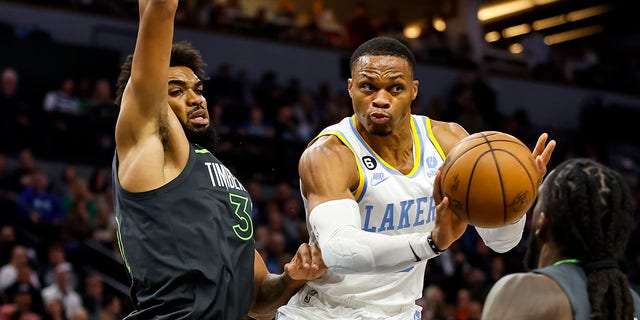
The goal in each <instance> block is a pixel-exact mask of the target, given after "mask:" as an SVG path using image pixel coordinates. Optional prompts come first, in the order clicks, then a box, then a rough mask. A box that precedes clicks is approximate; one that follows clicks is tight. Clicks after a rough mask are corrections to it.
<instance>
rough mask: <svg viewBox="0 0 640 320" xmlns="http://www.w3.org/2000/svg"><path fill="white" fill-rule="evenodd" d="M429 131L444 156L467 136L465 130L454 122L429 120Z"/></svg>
mask: <svg viewBox="0 0 640 320" xmlns="http://www.w3.org/2000/svg"><path fill="white" fill-rule="evenodd" d="M431 131H432V132H433V136H434V137H435V138H436V140H437V141H438V143H439V144H440V146H441V147H442V149H443V150H444V153H445V154H448V153H449V150H451V149H452V148H453V146H455V145H456V143H458V142H459V141H460V140H462V139H464V138H465V137H467V136H468V135H469V133H468V132H467V130H465V129H464V128H463V127H462V126H461V125H459V124H457V123H455V122H446V121H438V120H431Z"/></svg>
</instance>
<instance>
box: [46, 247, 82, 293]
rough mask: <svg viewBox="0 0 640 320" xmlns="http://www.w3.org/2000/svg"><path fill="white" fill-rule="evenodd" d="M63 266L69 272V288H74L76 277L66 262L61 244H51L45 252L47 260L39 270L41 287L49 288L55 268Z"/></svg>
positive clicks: (53, 280) (65, 254) (53, 279)
mask: <svg viewBox="0 0 640 320" xmlns="http://www.w3.org/2000/svg"><path fill="white" fill-rule="evenodd" d="M62 264H65V265H66V266H67V267H68V269H69V270H70V271H69V273H70V276H69V281H70V283H71V286H72V287H73V288H75V287H76V286H77V284H78V277H77V276H76V274H75V272H73V266H72V265H71V263H69V261H67V252H66V251H65V249H64V246H63V245H62V244H61V243H57V242H56V243H52V244H51V245H49V248H48V250H47V260H46V262H45V263H44V264H42V266H41V267H40V270H39V276H40V281H41V283H42V285H43V286H45V287H46V286H50V285H52V284H54V283H55V278H56V277H55V273H56V268H57V267H58V266H59V265H62Z"/></svg>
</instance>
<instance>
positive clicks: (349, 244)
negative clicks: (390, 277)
mask: <svg viewBox="0 0 640 320" xmlns="http://www.w3.org/2000/svg"><path fill="white" fill-rule="evenodd" d="M355 161H356V159H355V157H354V155H353V153H352V152H351V150H350V149H349V148H348V147H346V146H345V145H343V144H342V143H341V142H340V141H339V140H338V139H337V138H336V137H333V136H327V137H321V138H319V139H318V140H317V141H316V142H315V143H314V144H313V145H311V146H310V147H309V148H308V149H307V150H305V152H304V153H303V154H302V157H301V159H300V164H299V173H300V179H301V183H302V190H303V194H304V195H305V197H306V198H307V205H308V207H307V210H308V213H307V214H308V221H309V223H310V225H311V228H312V231H313V233H314V235H315V237H316V239H317V241H318V245H319V247H320V249H321V251H322V258H323V259H324V263H325V264H326V265H327V267H328V268H329V269H330V270H332V271H334V272H337V273H344V274H348V273H385V272H393V271H399V270H402V269H405V268H407V267H409V266H412V265H415V264H416V263H418V262H420V261H424V260H427V259H429V258H431V257H434V256H435V255H436V254H435V253H434V252H433V250H432V249H431V248H430V247H429V245H428V241H427V237H428V235H429V233H424V234H421V233H412V234H404V235H393V236H390V235H385V234H379V233H373V232H366V231H363V230H362V227H361V226H362V223H361V219H360V211H359V208H358V204H357V203H356V201H355V199H354V197H353V195H352V193H351V190H352V189H355V187H356V186H357V185H358V183H359V175H358V169H357V165H356V162H355Z"/></svg>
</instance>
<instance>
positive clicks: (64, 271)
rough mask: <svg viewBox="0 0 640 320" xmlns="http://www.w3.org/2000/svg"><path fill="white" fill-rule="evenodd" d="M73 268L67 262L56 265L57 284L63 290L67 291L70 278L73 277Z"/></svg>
mask: <svg viewBox="0 0 640 320" xmlns="http://www.w3.org/2000/svg"><path fill="white" fill-rule="evenodd" d="M70 271H71V270H70V269H69V266H68V265H67V264H66V263H61V264H59V265H58V266H57V267H56V285H58V288H60V290H62V291H66V290H67V288H68V287H69V280H70V279H71V274H70V273H69V272H70Z"/></svg>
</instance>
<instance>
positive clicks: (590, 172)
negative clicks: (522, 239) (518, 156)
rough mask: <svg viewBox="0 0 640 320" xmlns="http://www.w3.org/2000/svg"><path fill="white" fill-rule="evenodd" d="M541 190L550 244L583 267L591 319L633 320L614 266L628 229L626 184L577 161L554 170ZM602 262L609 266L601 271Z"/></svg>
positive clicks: (597, 166) (630, 221)
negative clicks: (550, 235) (581, 262)
mask: <svg viewBox="0 0 640 320" xmlns="http://www.w3.org/2000/svg"><path fill="white" fill-rule="evenodd" d="M545 187H546V189H547V190H545V191H546V192H544V194H543V195H541V196H543V197H544V200H545V203H546V206H545V209H544V210H545V216H546V218H547V219H548V220H549V225H550V226H551V227H550V229H551V230H550V231H551V234H552V236H553V238H554V239H555V241H556V243H557V244H558V245H559V246H560V250H561V251H562V252H563V253H564V254H565V255H566V256H570V257H574V258H576V259H580V260H581V261H583V268H584V270H585V273H586V275H587V286H588V294H589V301H590V303H591V319H633V301H632V298H631V294H630V292H629V285H628V283H627V278H626V276H625V275H624V274H623V273H622V271H621V270H620V269H619V268H617V263H615V262H616V261H617V260H618V259H619V258H621V257H622V255H623V253H624V250H625V247H626V246H627V242H628V240H629V237H630V235H631V228H632V224H633V208H632V202H631V192H630V190H629V187H628V186H627V184H626V182H625V181H624V179H623V178H622V176H621V175H620V174H619V173H617V172H616V171H614V170H612V169H610V168H608V167H606V166H604V165H602V164H599V163H597V162H595V161H592V160H589V159H584V158H579V159H572V160H568V161H565V162H563V163H562V164H560V165H558V167H557V168H555V170H553V172H551V173H550V174H549V176H548V177H547V181H546V186H545ZM602 261H609V262H610V263H609V264H606V263H605V266H604V267H603V266H602V263H601V262H602ZM598 264H600V265H599V266H598ZM593 265H596V267H595V268H592V267H590V266H593Z"/></svg>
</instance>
